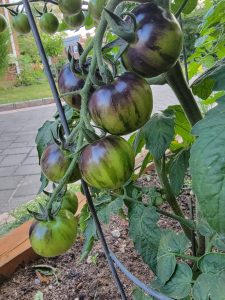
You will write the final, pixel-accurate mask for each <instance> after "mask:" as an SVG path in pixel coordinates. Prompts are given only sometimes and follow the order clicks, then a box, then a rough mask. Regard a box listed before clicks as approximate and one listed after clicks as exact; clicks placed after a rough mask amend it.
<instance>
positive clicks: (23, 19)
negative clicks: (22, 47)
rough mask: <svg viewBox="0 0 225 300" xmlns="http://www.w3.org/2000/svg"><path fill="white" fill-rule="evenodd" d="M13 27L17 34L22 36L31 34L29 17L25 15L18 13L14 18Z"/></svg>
mask: <svg viewBox="0 0 225 300" xmlns="http://www.w3.org/2000/svg"><path fill="white" fill-rule="evenodd" d="M12 26H13V28H14V29H15V31H16V32H18V33H21V34H27V33H29V32H30V24H29V21H28V17H27V15H25V14H22V13H18V14H17V15H16V16H14V17H13V18H12Z"/></svg>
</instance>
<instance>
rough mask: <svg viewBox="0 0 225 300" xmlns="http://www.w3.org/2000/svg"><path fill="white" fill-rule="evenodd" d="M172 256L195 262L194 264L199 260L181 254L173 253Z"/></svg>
mask: <svg viewBox="0 0 225 300" xmlns="http://www.w3.org/2000/svg"><path fill="white" fill-rule="evenodd" d="M174 254H175V256H177V257H180V258H183V259H188V260H192V261H195V262H198V260H199V257H196V256H192V255H187V254H181V253H174Z"/></svg>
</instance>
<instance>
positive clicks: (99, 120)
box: [88, 73, 152, 135]
mask: <svg viewBox="0 0 225 300" xmlns="http://www.w3.org/2000/svg"><path fill="white" fill-rule="evenodd" d="M88 109H89V112H90V116H91V118H92V120H93V121H94V122H95V123H96V124H97V125H98V126H100V127H102V128H103V129H104V130H105V131H107V132H109V133H112V134H116V135H123V134H128V133H131V132H133V131H135V130H137V129H138V128H140V127H141V126H143V125H144V124H145V123H146V122H147V121H148V119H149V116H150V114H151V112H152V92H151V88H150V86H149V84H148V83H147V82H146V81H145V80H144V79H143V78H141V77H140V76H138V75H136V74H134V73H124V74H123V75H122V76H119V77H118V78H117V79H116V80H115V81H114V82H113V83H112V84H108V85H104V86H102V87H100V89H98V90H97V91H95V92H94V93H93V94H92V96H91V98H90V100H89V103H88Z"/></svg>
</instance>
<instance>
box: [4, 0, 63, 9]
mask: <svg viewBox="0 0 225 300" xmlns="http://www.w3.org/2000/svg"><path fill="white" fill-rule="evenodd" d="M37 2H45V3H51V4H54V5H58V2H56V1H54V0H29V3H37ZM17 5H23V1H18V2H14V3H5V4H0V7H9V6H17Z"/></svg>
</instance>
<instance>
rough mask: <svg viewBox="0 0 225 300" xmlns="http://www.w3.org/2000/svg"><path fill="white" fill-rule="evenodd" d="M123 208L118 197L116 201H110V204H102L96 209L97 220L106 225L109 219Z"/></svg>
mask: <svg viewBox="0 0 225 300" xmlns="http://www.w3.org/2000/svg"><path fill="white" fill-rule="evenodd" d="M122 207H123V197H118V198H116V199H114V200H113V199H111V201H110V202H107V203H103V204H101V205H100V206H98V208H97V213H98V217H99V219H100V220H101V221H102V222H103V223H105V224H108V223H109V221H110V217H111V216H112V215H114V214H117V213H118V212H119V210H120V209H121V208H122Z"/></svg>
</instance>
